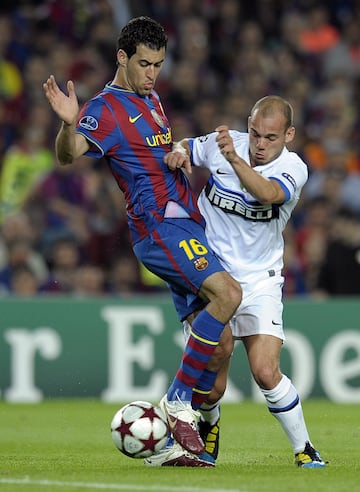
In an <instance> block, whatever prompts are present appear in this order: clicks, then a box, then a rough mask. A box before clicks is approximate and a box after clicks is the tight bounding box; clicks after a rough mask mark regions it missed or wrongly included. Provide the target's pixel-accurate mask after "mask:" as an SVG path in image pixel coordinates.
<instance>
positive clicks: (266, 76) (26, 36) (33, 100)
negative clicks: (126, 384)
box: [0, 0, 360, 296]
mask: <svg viewBox="0 0 360 492" xmlns="http://www.w3.org/2000/svg"><path fill="white" fill-rule="evenodd" d="M3 4H4V5H3ZM137 15H150V16H153V17H154V18H156V19H157V20H158V21H160V22H161V23H162V24H163V25H164V26H165V29H166V31H167V33H168V36H169V43H168V55H167V58H166V62H165V66H164V69H163V70H162V74H161V77H160V78H159V81H158V84H159V87H158V90H160V92H161V93H162V94H163V97H162V100H163V104H164V106H165V109H166V112H167V113H168V114H169V116H170V122H171V125H172V134H173V137H174V139H175V140H179V139H181V138H183V137H186V136H192V135H201V134H206V133H208V132H211V131H213V130H214V128H215V127H216V126H217V125H218V124H221V123H226V124H229V125H230V126H231V127H233V128H236V129H239V130H246V125H245V127H244V122H246V117H247V115H248V113H249V111H250V107H249V103H248V101H251V100H254V99H258V98H260V97H262V96H264V95H266V94H270V93H275V94H279V95H281V96H283V97H285V98H287V99H288V100H289V101H290V103H291V104H292V105H293V107H294V108H295V115H296V121H295V125H296V128H297V138H296V139H295V141H294V144H293V145H294V148H290V150H295V151H296V152H298V153H299V154H300V155H301V156H302V157H303V158H304V160H305V162H307V163H308V165H309V174H310V178H309V181H308V183H307V184H306V185H305V187H304V190H303V196H302V199H301V201H300V202H299V204H298V206H297V207H296V209H295V213H294V215H293V216H292V219H291V222H290V223H289V227H288V228H287V231H286V232H285V242H286V246H285V260H286V261H285V268H284V275H285V276H287V277H288V278H289V279H290V280H287V284H286V289H287V290H286V292H285V295H289V296H290V295H292V296H293V295H302V294H304V293H305V294H306V292H311V291H312V290H313V289H314V282H315V280H316V278H317V272H318V268H319V265H320V262H321V261H322V259H323V257H324V254H325V251H326V247H327V243H328V241H329V229H330V227H329V224H331V223H332V220H331V219H332V216H333V214H334V213H335V211H336V210H337V208H338V207H342V206H344V205H345V206H346V207H348V208H350V209H351V210H352V211H354V212H355V214H359V213H360V193H359V192H358V190H359V189H360V143H359V142H360V113H359V111H358V107H359V104H360V86H359V75H360V7H359V2H354V1H346V2H340V1H337V2H324V1H322V2H315V1H309V0H301V1H296V2H284V1H282V2H278V1H276V0H266V1H264V0H254V1H253V2H245V1H240V0H199V1H197V2H193V1H191V0H173V1H172V2H166V1H164V0H146V1H145V0H133V1H131V2H130V1H128V0H99V1H94V0H81V1H77V2H72V1H70V0H46V1H43V2H29V1H24V2H13V3H12V4H11V3H10V2H5V3H4V2H2V3H1V5H0V68H1V74H2V77H0V178H1V180H0V190H1V191H0V193H1V196H0V201H1V206H0V208H1V210H2V211H3V210H4V208H6V209H7V211H8V212H10V211H11V213H12V214H13V213H15V215H11V216H8V215H7V214H8V212H5V215H6V216H4V214H3V212H1V213H2V219H1V220H2V221H3V222H2V223H1V220H0V227H1V229H0V269H4V268H6V267H7V266H8V261H9V256H8V255H9V249H10V250H11V245H12V243H14V242H16V241H18V240H23V239H24V240H26V241H28V242H29V247H30V249H31V250H32V256H33V255H34V253H36V254H37V255H38V256H39V257H41V255H43V256H42V260H43V262H45V264H46V266H47V268H48V269H49V270H50V272H51V277H50V281H48V282H45V286H46V288H48V289H49V291H52V292H74V289H75V288H76V287H75V283H76V280H75V275H72V273H71V268H72V269H73V270H74V271H76V270H77V269H78V268H80V267H82V266H85V265H89V264H91V265H92V266H94V267H96V268H100V269H101V270H102V272H103V274H104V275H105V277H106V278H105V291H106V290H107V289H110V290H111V291H112V292H116V291H118V292H119V295H122V294H121V293H122V292H123V293H124V295H130V292H132V293H136V292H148V291H150V292H154V291H156V290H157V289H160V290H161V289H162V288H163V286H153V285H151V278H150V277H148V275H147V272H143V271H139V270H138V268H139V267H138V265H135V268H132V266H134V265H132V264H131V261H132V260H131V259H133V252H132V249H131V246H130V242H129V236H128V232H127V228H126V217H125V215H126V209H125V207H124V201H123V197H122V196H121V194H119V193H118V190H117V189H116V190H115V188H114V183H113V180H112V179H111V176H110V175H109V170H108V168H107V165H106V162H103V161H99V162H98V163H96V164H95V163H94V162H93V161H92V160H91V159H88V158H84V159H83V160H79V162H78V163H77V165H76V166H75V167H69V168H67V167H66V166H65V167H63V168H60V167H56V168H53V165H54V161H55V158H54V155H53V147H54V138H55V135H56V133H57V130H58V127H57V121H56V122H55V120H54V116H53V113H52V112H51V111H50V109H49V106H48V104H47V102H46V101H45V100H44V96H43V91H42V83H43V82H44V80H45V79H46V78H47V77H48V75H49V74H50V73H55V75H56V78H57V80H59V81H60V83H61V87H62V89H65V84H66V81H67V80H68V79H70V78H71V79H72V80H74V82H75V85H76V89H77V93H78V95H79V102H80V104H82V101H83V100H85V99H88V98H89V97H91V95H92V94H94V93H95V92H96V91H97V90H98V88H99V87H101V86H102V85H104V84H105V83H106V82H107V81H108V80H110V78H111V75H112V73H113V69H114V65H115V63H116V58H115V45H116V37H117V35H118V32H119V30H120V28H121V27H122V25H123V24H124V23H126V22H127V20H128V19H129V18H130V17H133V16H137ZM25 88H26V90H25ZM36 135H41V140H42V142H41V145H40V147H39V148H37V149H36V142H35V140H32V139H34V138H35V139H36ZM29 146H30V147H31V151H30V152H29V150H28V149H29ZM24 147H27V150H26V151H25V150H23V149H24ZM25 162H28V165H25ZM191 179H192V184H193V186H194V189H195V191H196V192H199V191H200V189H201V187H202V186H203V183H204V181H205V179H206V174H205V173H204V176H202V175H200V174H199V175H198V174H197V176H196V178H194V177H192V178H191ZM5 202H6V203H5ZM5 205H6V207H5ZM322 207H323V208H322ZM19 210H21V213H18V212H19ZM21 229H23V230H21ZM64 237H65V238H68V237H69V238H71V241H73V245H72V249H73V253H74V252H76V254H75V253H74V255H73V259H72V261H70V262H69V263H72V265H73V266H72V267H70V266H68V267H65V265H63V266H59V265H58V264H57V262H54V261H53V258H52V257H51V255H49V251H51V250H52V248H53V247H54V248H55V245H56V244H57V241H58V240H59V241H60V242H61V240H62V239H63V238H64ZM59 247H60V246H59ZM60 249H61V248H60ZM55 250H56V248H55ZM69 256H71V255H69ZM33 257H34V256H33ZM75 258H76V260H75ZM119 258H122V259H124V263H125V264H126V262H130V267H129V265H127V266H124V265H121V263H122V261H120V266H119V270H120V273H119V278H120V280H115V279H113V278H112V275H111V273H112V266H113V265H115V264H116V262H117V260H118V259H119ZM45 260H46V261H45ZM60 263H61V262H60ZM26 268H27V267H24V266H22V267H19V278H22V275H23V278H25V277H26V274H25V272H24V271H22V270H25V269H26ZM126 268H129V269H130V270H131V271H132V272H133V273H135V272H136V275H135V276H136V277H137V278H136V280H134V278H133V280H132V281H131V280H130V279H131V275H130V273H129V272H128V275H129V281H128V282H126V279H124V277H122V274H121V270H122V269H123V270H126ZM52 270H53V271H52ZM84 270H85V271H83V272H82V273H83V275H79V278H80V279H81V278H82V277H83V276H86V272H87V269H86V268H85V269H84ZM16 277H17V275H16ZM73 277H74V278H73ZM94 277H95V275H94ZM109 277H111V280H110V278H109ZM9 278H10V277H9ZM79 278H78V280H77V281H78V282H80V280H79ZM121 279H123V280H121ZM30 283H31V282H30V281H29V285H30ZM80 283H81V282H80ZM94 283H95V282H94ZM144 283H145V284H147V285H144ZM24 284H25V281H24ZM108 284H109V285H108ZM17 285H18V284H17ZM43 287H44V286H43V283H42V286H41V289H43ZM6 288H7V289H8V288H9V285H7V287H6ZM99 289H100V290H101V289H102V288H100V287H99ZM80 290H81V289H80ZM93 290H94V291H95V290H96V289H95V287H93ZM30 291H31V289H30V288H29V292H30ZM126 292H128V294H126Z"/></svg>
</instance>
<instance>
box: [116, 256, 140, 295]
mask: <svg viewBox="0 0 360 492" xmlns="http://www.w3.org/2000/svg"><path fill="white" fill-rule="evenodd" d="M108 283H109V292H110V294H111V295H116V296H118V297H120V298H123V297H130V296H132V295H134V294H136V293H140V292H143V290H144V289H143V286H142V285H141V281H140V272H139V264H138V262H137V260H136V258H135V256H130V257H126V256H119V257H118V258H117V259H116V260H114V263H113V264H112V266H111V268H110V270H109V276H108Z"/></svg>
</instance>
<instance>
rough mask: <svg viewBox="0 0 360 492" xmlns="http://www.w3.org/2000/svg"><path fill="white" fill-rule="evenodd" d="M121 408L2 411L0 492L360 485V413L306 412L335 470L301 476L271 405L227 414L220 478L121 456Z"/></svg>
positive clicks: (54, 405)
mask: <svg viewBox="0 0 360 492" xmlns="http://www.w3.org/2000/svg"><path fill="white" fill-rule="evenodd" d="M120 406H121V405H110V404H106V403H101V402H99V401H94V400H52V401H46V402H44V403H41V404H36V405H15V404H7V403H4V402H0V491H1V492H35V491H36V492H56V491H59V492H76V491H79V492H81V491H86V490H104V491H111V490H115V491H116V490H118V491H123V492H134V491H135V492H150V491H154V492H235V491H238V492H285V491H286V492H288V491H291V492H298V491H299V492H306V491H307V490H308V491H309V492H315V491H316V492H322V491H327V492H328V491H331V492H332V491H334V492H349V491H351V490H359V483H360V444H359V442H360V405H336V404H334V403H330V402H328V401H313V400H307V401H305V402H304V403H303V408H304V412H305V417H306V420H307V424H308V428H309V432H310V435H311V438H312V439H313V441H314V443H315V445H316V447H318V448H319V449H320V451H321V454H322V457H323V458H324V459H326V460H329V462H330V463H329V466H328V467H327V468H326V469H321V470H304V469H299V468H297V467H295V465H294V459H293V455H292V451H291V448H290V445H289V443H288V441H287V439H286V437H285V435H284V433H283V431H282V430H281V428H280V425H279V423H278V422H277V421H276V420H275V419H274V418H273V417H272V416H271V415H270V414H269V413H268V411H267V410H266V407H265V406H264V405H263V404H256V403H253V402H244V403H239V404H231V405H230V404H224V405H223V406H222V425H221V449H220V455H219V458H218V462H217V465H216V468H214V469H202V468H148V467H145V466H144V465H143V461H142V460H139V459H131V458H127V457H126V456H123V455H122V454H121V453H119V452H118V451H117V450H116V448H115V446H114V445H113V443H112V440H111V434H110V422H111V419H112V417H113V415H114V414H115V412H116V410H118V408H120Z"/></svg>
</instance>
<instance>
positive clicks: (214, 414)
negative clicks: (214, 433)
mask: <svg viewBox="0 0 360 492" xmlns="http://www.w3.org/2000/svg"><path fill="white" fill-rule="evenodd" d="M200 412H201V416H202V418H203V419H204V420H205V421H206V422H209V424H210V425H215V424H216V422H217V421H218V420H219V418H220V403H219V402H216V403H213V404H211V405H209V404H208V403H202V405H201V407H200Z"/></svg>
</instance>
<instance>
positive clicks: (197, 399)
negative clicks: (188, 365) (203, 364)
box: [191, 369, 217, 410]
mask: <svg viewBox="0 0 360 492" xmlns="http://www.w3.org/2000/svg"><path fill="white" fill-rule="evenodd" d="M216 376H217V372H214V371H210V370H209V369H204V372H203V373H202V375H201V377H200V379H199V381H198V382H197V385H196V387H195V388H193V394H192V400H191V406H192V407H193V409H194V410H197V409H198V408H199V407H200V405H201V404H202V403H204V402H205V400H206V399H207V397H208V396H209V395H210V393H211V390H212V388H213V386H214V383H215V380H216Z"/></svg>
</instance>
